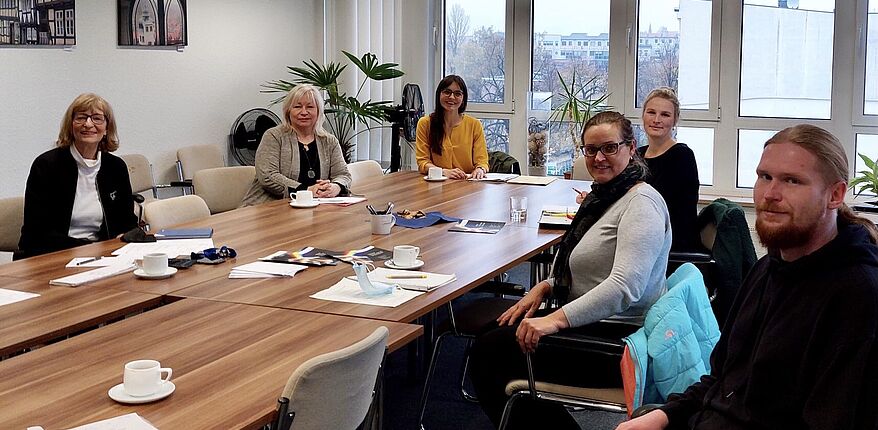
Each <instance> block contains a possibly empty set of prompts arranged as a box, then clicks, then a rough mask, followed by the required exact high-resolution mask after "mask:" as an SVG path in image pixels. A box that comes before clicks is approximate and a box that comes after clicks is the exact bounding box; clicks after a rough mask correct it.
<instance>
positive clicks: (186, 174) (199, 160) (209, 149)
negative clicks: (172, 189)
mask: <svg viewBox="0 0 878 430" xmlns="http://www.w3.org/2000/svg"><path fill="white" fill-rule="evenodd" d="M225 165H226V161H225V159H224V158H223V153H222V151H221V150H220V147H219V146H216V145H194V146H187V147H185V148H180V149H178V150H177V174H178V175H179V176H180V180H181V181H182V180H186V179H192V178H193V177H194V176H195V172H197V171H199V170H202V169H211V168H214V167H225Z"/></svg>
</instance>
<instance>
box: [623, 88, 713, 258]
mask: <svg viewBox="0 0 878 430" xmlns="http://www.w3.org/2000/svg"><path fill="white" fill-rule="evenodd" d="M642 118H643V131H644V132H645V133H646V137H647V140H648V142H649V144H648V145H647V146H644V147H641V148H639V149H638V152H639V153H640V155H641V156H642V157H643V159H644V160H645V161H646V165H647V166H648V167H649V173H650V175H649V176H648V177H647V180H646V181H647V182H648V183H649V184H650V185H652V186H653V187H654V188H655V189H656V190H658V192H659V193H660V194H661V195H662V197H663V198H664V199H665V202H666V203H667V205H668V213H669V214H670V215H671V230H672V231H673V235H674V238H673V244H672V245H671V250H672V251H688V252H692V251H700V250H703V246H702V245H701V239H700V237H699V233H698V226H697V224H696V220H695V219H696V216H697V214H698V208H697V206H698V187H699V185H700V183H699V181H698V166H697V164H696V162H695V154H694V153H693V152H692V150H691V149H689V147H688V146H686V144H685V143H680V142H677V141H676V140H674V137H673V136H672V134H673V130H674V127H675V126H676V125H677V121H678V120H679V119H680V101H679V100H678V99H677V94H676V93H675V92H674V90H673V89H671V88H668V87H659V88H656V89H654V90H652V92H650V93H649V95H648V96H647V97H646V102H645V103H644V104H643V117H642Z"/></svg>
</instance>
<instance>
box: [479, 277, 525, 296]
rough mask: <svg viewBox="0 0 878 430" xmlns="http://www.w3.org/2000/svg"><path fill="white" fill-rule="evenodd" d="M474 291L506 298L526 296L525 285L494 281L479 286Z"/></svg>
mask: <svg viewBox="0 0 878 430" xmlns="http://www.w3.org/2000/svg"><path fill="white" fill-rule="evenodd" d="M473 291H474V292H478V293H493V294H502V295H505V296H524V293H525V292H526V291H525V289H524V285H521V284H516V283H513V282H503V281H494V280H491V281H487V282H485V283H484V284H482V285H479V286H478V287H476V288H474V289H473Z"/></svg>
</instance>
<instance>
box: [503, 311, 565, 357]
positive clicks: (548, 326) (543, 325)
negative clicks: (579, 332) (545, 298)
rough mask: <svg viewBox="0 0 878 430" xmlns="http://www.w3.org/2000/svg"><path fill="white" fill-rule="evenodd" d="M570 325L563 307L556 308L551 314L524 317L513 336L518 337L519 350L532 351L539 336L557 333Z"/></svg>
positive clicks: (535, 347)
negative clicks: (538, 316)
mask: <svg viewBox="0 0 878 430" xmlns="http://www.w3.org/2000/svg"><path fill="white" fill-rule="evenodd" d="M567 327H570V322H568V321H567V315H565V314H564V310H563V309H558V310H557V311H555V312H552V313H551V314H549V315H547V316H544V317H541V318H525V319H523V320H521V324H519V325H518V329H517V330H515V338H516V339H518V346H520V347H521V352H533V351H534V350H535V349H537V344H538V343H539V342H540V338H541V337H543V336H545V335H549V334H553V333H557V332H558V331H559V330H561V329H565V328H567Z"/></svg>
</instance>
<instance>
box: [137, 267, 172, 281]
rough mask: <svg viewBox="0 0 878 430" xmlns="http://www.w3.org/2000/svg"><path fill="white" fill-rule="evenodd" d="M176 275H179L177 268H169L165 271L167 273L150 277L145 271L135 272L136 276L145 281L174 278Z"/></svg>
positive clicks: (138, 270)
mask: <svg viewBox="0 0 878 430" xmlns="http://www.w3.org/2000/svg"><path fill="white" fill-rule="evenodd" d="M174 273H177V268H176V267H168V268H167V270H165V273H162V274H160V275H148V274H147V273H146V272H144V271H143V269H137V270H135V271H134V276H137V277H138V278H143V279H165V278H170V277H171V276H174Z"/></svg>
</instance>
